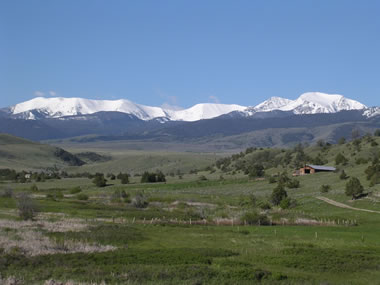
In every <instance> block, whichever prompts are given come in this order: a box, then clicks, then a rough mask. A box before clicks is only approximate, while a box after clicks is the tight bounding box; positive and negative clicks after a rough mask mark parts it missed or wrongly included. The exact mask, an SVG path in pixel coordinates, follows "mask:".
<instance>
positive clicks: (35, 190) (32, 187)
mask: <svg viewBox="0 0 380 285" xmlns="http://www.w3.org/2000/svg"><path fill="white" fill-rule="evenodd" d="M30 191H32V192H37V191H38V187H37V185H36V184H33V185H32V186H30Z"/></svg>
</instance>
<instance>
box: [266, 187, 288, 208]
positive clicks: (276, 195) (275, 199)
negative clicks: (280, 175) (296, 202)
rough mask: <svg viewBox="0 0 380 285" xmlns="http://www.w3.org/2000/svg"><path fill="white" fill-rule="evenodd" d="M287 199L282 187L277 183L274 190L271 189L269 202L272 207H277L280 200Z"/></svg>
mask: <svg viewBox="0 0 380 285" xmlns="http://www.w3.org/2000/svg"><path fill="white" fill-rule="evenodd" d="M286 197H288V193H286V191H285V188H284V186H283V185H282V184H281V183H279V184H278V185H277V186H276V188H274V189H273V192H272V195H271V197H270V200H271V202H272V204H273V205H279V204H280V203H281V201H282V199H285V198H286Z"/></svg>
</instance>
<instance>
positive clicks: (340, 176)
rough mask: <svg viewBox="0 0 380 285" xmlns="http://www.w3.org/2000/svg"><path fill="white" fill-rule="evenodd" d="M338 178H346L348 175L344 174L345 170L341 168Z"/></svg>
mask: <svg viewBox="0 0 380 285" xmlns="http://www.w3.org/2000/svg"><path fill="white" fill-rule="evenodd" d="M339 178H340V179H341V180H346V179H347V178H348V175H347V174H346V172H345V171H344V170H342V172H341V173H340V175H339Z"/></svg>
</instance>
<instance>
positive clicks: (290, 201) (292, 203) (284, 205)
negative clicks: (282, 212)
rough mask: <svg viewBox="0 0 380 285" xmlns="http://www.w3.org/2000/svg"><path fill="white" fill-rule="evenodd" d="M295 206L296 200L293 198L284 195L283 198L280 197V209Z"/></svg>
mask: <svg viewBox="0 0 380 285" xmlns="http://www.w3.org/2000/svg"><path fill="white" fill-rule="evenodd" d="M295 206H297V201H296V200H294V199H291V198H289V197H286V198H285V199H282V200H281V202H280V207H281V208H282V209H290V208H293V207H295Z"/></svg>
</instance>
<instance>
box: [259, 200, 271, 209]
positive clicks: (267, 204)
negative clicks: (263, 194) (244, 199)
mask: <svg viewBox="0 0 380 285" xmlns="http://www.w3.org/2000/svg"><path fill="white" fill-rule="evenodd" d="M259 206H260V208H261V209H263V210H270V209H271V208H272V207H271V205H270V203H269V202H263V203H261V204H260V205H259Z"/></svg>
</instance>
